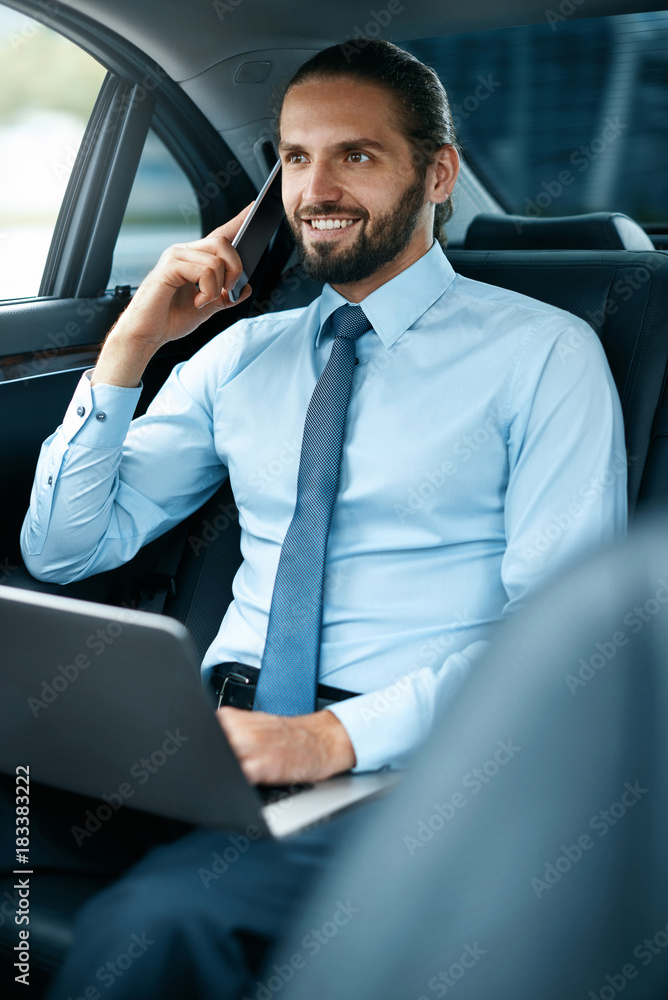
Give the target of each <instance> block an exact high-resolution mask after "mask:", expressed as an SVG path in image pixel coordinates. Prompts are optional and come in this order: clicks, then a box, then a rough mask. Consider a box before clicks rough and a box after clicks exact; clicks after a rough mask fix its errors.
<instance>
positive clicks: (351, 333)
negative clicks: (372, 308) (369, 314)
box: [332, 306, 371, 340]
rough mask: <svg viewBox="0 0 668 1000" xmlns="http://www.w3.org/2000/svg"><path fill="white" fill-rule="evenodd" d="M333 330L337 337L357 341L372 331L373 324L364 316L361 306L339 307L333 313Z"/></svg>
mask: <svg viewBox="0 0 668 1000" xmlns="http://www.w3.org/2000/svg"><path fill="white" fill-rule="evenodd" d="M332 329H333V330H334V336H335V337H345V338H346V339H347V340H357V338H358V337H361V336H362V334H363V333H366V331H367V330H370V329H371V323H369V320H368V319H367V318H366V316H365V315H364V310H363V309H362V307H361V306H339V308H338V309H337V310H336V311H335V312H333V313H332Z"/></svg>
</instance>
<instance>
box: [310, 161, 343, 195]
mask: <svg viewBox="0 0 668 1000" xmlns="http://www.w3.org/2000/svg"><path fill="white" fill-rule="evenodd" d="M341 194H342V189H341V186H340V184H339V182H338V180H337V177H336V171H335V169H334V168H333V167H332V165H331V164H330V163H328V162H326V161H323V160H313V161H311V163H310V164H309V168H308V180H307V184H306V187H305V189H304V192H303V201H304V204H308V205H320V204H322V203H323V202H328V201H333V202H336V201H339V200H340V198H341Z"/></svg>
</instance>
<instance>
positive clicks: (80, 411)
mask: <svg viewBox="0 0 668 1000" xmlns="http://www.w3.org/2000/svg"><path fill="white" fill-rule="evenodd" d="M85 412H86V407H85V406H77V417H83V415H84V414H85Z"/></svg>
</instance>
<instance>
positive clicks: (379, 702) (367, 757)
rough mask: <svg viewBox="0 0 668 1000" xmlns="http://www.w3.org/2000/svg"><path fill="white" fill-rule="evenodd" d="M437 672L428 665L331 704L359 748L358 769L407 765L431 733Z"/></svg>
mask: <svg viewBox="0 0 668 1000" xmlns="http://www.w3.org/2000/svg"><path fill="white" fill-rule="evenodd" d="M436 686H437V680H436V675H435V674H434V673H433V672H432V671H431V670H429V669H428V668H424V669H423V670H420V671H418V672H417V673H415V674H407V675H406V676H405V677H400V678H399V679H398V680H397V681H395V682H394V684H390V686H389V687H386V688H383V689H382V690H381V691H372V692H370V693H369V694H362V695H359V696H358V697H356V698H348V699H347V701H339V702H336V703H335V704H333V705H328V707H327V711H328V712H332V713H333V714H334V715H335V716H336V717H337V719H338V720H339V722H341V724H342V725H343V726H344V728H345V730H346V732H347V733H348V737H349V739H350V742H351V743H352V745H353V749H354V751H355V757H356V758H357V762H356V764H355V767H354V768H353V770H354V771H377V770H379V769H380V768H382V767H388V766H392V767H405V766H406V765H407V764H408V763H409V762H410V757H411V755H412V754H413V752H414V751H415V750H416V749H417V748H418V747H419V746H420V745H421V744H422V742H423V741H424V739H425V737H426V736H427V734H428V733H429V730H430V728H431V723H432V721H433V716H434V705H435V702H436V694H435V692H436Z"/></svg>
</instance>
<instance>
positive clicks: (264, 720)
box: [217, 707, 355, 785]
mask: <svg viewBox="0 0 668 1000" xmlns="http://www.w3.org/2000/svg"><path fill="white" fill-rule="evenodd" d="M217 715H218V718H219V720H220V724H221V726H222V727H223V729H224V731H225V735H226V736H227V738H228V740H229V742H230V745H231V747H232V749H233V750H234V752H235V753H236V755H237V757H238V758H239V762H240V763H241V767H242V769H243V772H244V774H245V775H246V777H247V778H248V780H249V781H250V783H251V784H253V785H288V784H291V783H292V782H295V781H309V782H310V781H323V780H324V779H325V778H330V777H331V776H332V775H333V774H339V773H340V772H341V771H349V770H350V768H351V767H354V766H355V751H354V750H353V746H352V743H351V742H350V739H349V737H348V733H347V732H346V730H345V728H344V727H343V725H342V724H341V723H340V722H339V720H338V719H337V717H336V716H335V715H334V714H333V713H332V712H328V711H327V710H325V711H323V712H314V713H313V714H312V715H297V716H294V717H292V718H286V717H284V716H281V715H268V714H267V713H266V712H246V711H244V710H242V709H239V708H230V707H225V708H221V709H219V710H218V713H217Z"/></svg>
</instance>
